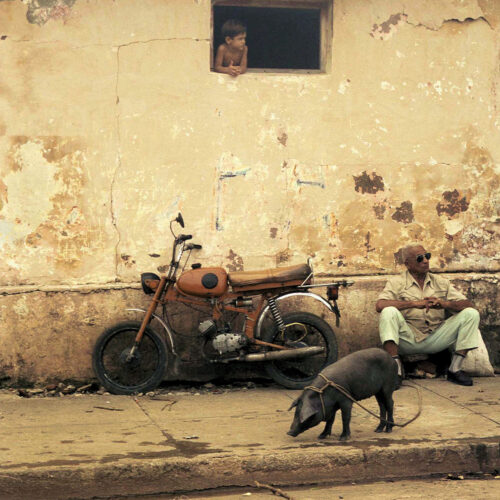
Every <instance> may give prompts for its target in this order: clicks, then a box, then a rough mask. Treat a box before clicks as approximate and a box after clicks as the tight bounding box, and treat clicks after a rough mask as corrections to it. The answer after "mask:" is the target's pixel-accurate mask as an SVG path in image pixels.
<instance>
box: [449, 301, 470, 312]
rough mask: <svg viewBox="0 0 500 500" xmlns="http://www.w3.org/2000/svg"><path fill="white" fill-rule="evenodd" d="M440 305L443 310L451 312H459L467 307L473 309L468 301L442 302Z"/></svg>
mask: <svg viewBox="0 0 500 500" xmlns="http://www.w3.org/2000/svg"><path fill="white" fill-rule="evenodd" d="M441 305H442V307H443V309H446V310H448V311H453V312H460V311H463V310H464V309H466V308H467V307H474V304H473V303H472V302H471V301H470V300H442V301H441Z"/></svg>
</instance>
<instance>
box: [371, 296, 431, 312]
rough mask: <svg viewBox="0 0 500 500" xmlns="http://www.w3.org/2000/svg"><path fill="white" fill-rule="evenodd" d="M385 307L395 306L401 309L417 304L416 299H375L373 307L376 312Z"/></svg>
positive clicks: (410, 307) (413, 306)
mask: <svg viewBox="0 0 500 500" xmlns="http://www.w3.org/2000/svg"><path fill="white" fill-rule="evenodd" d="M418 302H420V301H418ZM386 307H395V308H396V309H398V310H400V311H401V310H403V309H412V308H415V307H419V306H418V305H417V301H415V300H386V299H379V300H377V303H376V304H375V309H376V310H377V312H380V311H382V309H385V308H386ZM420 307H421V306H420ZM420 307H419V308H420Z"/></svg>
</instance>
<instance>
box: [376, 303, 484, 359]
mask: <svg viewBox="0 0 500 500" xmlns="http://www.w3.org/2000/svg"><path fill="white" fill-rule="evenodd" d="M478 327H479V313H478V312H477V310H476V309H473V308H472V307H467V308H466V309H463V310H462V311H460V312H459V313H457V314H455V315H454V316H452V317H451V318H448V319H447V320H446V321H445V322H444V323H443V324H442V325H441V326H439V327H438V328H437V329H436V330H434V331H433V332H432V333H430V334H429V335H428V336H427V337H426V338H425V339H424V340H422V341H421V342H416V340H415V335H414V333H413V331H412V329H411V328H410V326H409V325H408V323H407V322H406V320H405V318H404V316H403V315H402V314H401V312H400V311H399V310H398V309H396V308H395V307H392V306H391V307H385V308H384V309H382V312H381V313H380V318H379V332H380V340H381V341H382V343H384V342H387V341H388V340H392V341H394V343H395V344H397V345H398V346H399V353H400V354H433V353H436V352H440V351H444V350H445V349H448V348H450V347H451V348H453V350H455V351H461V350H462V349H475V348H477V347H478V345H479V335H480V333H479V329H478Z"/></svg>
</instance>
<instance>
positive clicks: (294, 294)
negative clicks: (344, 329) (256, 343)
mask: <svg viewBox="0 0 500 500" xmlns="http://www.w3.org/2000/svg"><path fill="white" fill-rule="evenodd" d="M289 297H308V298H310V299H314V300H317V301H319V302H321V303H322V304H323V305H324V306H326V307H327V308H328V310H329V311H331V312H332V313H334V312H335V311H334V309H333V307H332V305H331V304H330V302H328V301H327V300H326V299H324V298H323V297H321V296H320V295H317V294H315V293H308V292H290V293H285V294H284V295H280V296H279V297H276V302H279V301H280V300H283V299H287V298H289ZM267 314H269V305H267V306H266V307H264V309H263V310H262V312H261V313H260V316H259V319H258V320H257V324H256V325H255V332H254V334H255V338H257V339H260V338H261V337H260V332H261V329H262V323H263V322H264V319H265V318H266V316H267Z"/></svg>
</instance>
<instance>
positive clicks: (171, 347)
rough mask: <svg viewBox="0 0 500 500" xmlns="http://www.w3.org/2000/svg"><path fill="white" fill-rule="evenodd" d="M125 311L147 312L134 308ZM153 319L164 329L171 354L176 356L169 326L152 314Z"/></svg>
mask: <svg viewBox="0 0 500 500" xmlns="http://www.w3.org/2000/svg"><path fill="white" fill-rule="evenodd" d="M125 311H136V312H143V313H146V312H147V311H146V310H144V309H136V308H130V309H125ZM153 318H154V319H157V320H158V321H159V322H160V324H161V326H163V328H164V329H165V332H166V333H167V337H168V340H169V342H170V349H171V350H172V354H173V355H174V356H177V353H176V352H175V345H174V337H173V334H172V331H171V330H170V328H169V326H168V325H167V324H166V323H165V321H163V319H162V318H160V316H158V315H157V314H153Z"/></svg>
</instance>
